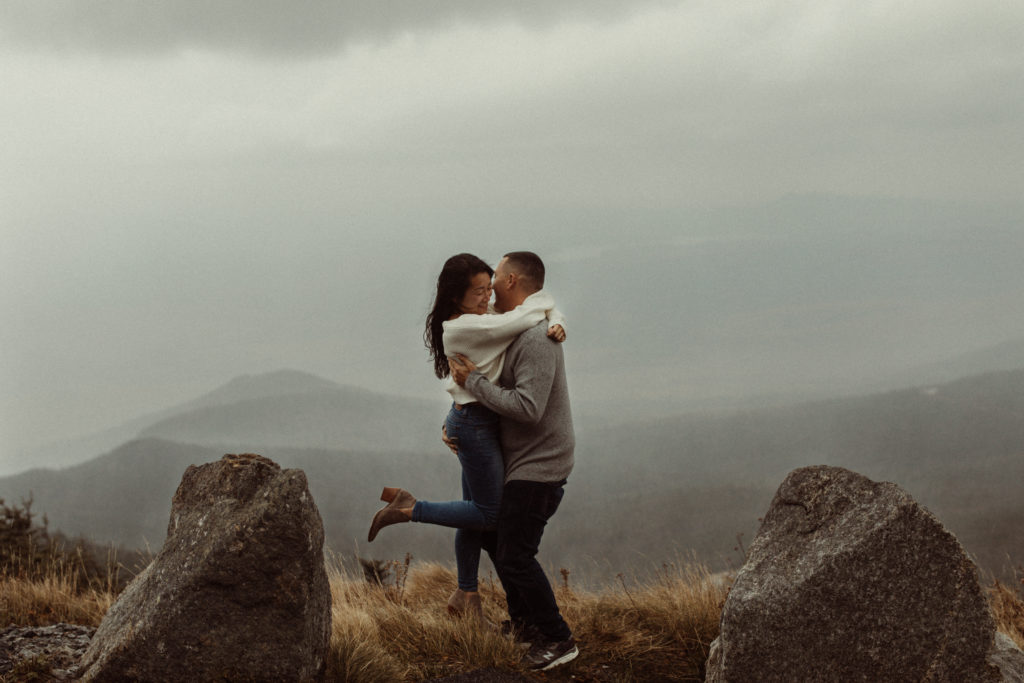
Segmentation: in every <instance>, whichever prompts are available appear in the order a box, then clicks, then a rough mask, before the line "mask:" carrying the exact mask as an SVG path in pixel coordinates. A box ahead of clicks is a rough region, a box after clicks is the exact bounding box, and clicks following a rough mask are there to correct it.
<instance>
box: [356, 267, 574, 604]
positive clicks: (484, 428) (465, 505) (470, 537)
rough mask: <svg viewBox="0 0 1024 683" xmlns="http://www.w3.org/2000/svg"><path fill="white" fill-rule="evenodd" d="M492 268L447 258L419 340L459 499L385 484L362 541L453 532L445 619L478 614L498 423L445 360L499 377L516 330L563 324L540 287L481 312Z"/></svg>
mask: <svg viewBox="0 0 1024 683" xmlns="http://www.w3.org/2000/svg"><path fill="white" fill-rule="evenodd" d="M493 274H494V271H493V270H492V269H491V267H490V266H488V265H487V264H486V263H484V262H483V261H482V260H480V259H479V258H477V257H476V256H473V255H472V254H457V255H455V256H452V257H451V258H450V259H448V260H447V261H446V262H445V264H444V268H442V269H441V274H440V275H439V276H438V278H437V293H436V296H435V297H434V305H433V308H432V309H431V311H430V314H429V315H427V324H426V331H425V332H424V335H423V339H424V342H425V343H426V345H427V348H428V349H429V350H430V355H431V359H432V360H433V363H434V374H435V375H437V377H438V379H441V380H444V383H445V390H446V391H448V393H449V394H451V396H452V400H453V403H452V408H451V410H450V411H449V413H448V417H447V419H446V420H445V431H446V433H447V435H448V438H449V439H450V440H452V441H453V442H455V443H457V444H458V457H459V463H460V464H461V465H462V498H463V499H462V500H454V501H448V502H444V503H430V502H427V501H422V500H421V501H417V500H416V498H414V497H413V496H412V494H410V493H409V492H408V491H405V490H402V489H399V488H394V487H387V488H385V489H384V491H383V492H382V493H381V496H380V498H381V500H383V501H385V502H387V503H388V505H387V506H385V507H384V508H382V509H381V510H379V511H378V512H377V514H376V515H374V518H373V522H372V524H371V525H370V533H369V537H368V538H369V540H370V541H373V539H374V538H375V537H376V536H377V532H379V531H380V530H381V529H382V528H384V527H385V526H389V525H391V524H397V523H400V522H409V521H414V522H425V523H428V524H439V525H442V526H448V527H454V528H455V529H456V531H455V562H456V568H457V570H458V580H459V586H458V589H457V590H456V591H455V592H454V593H453V594H452V596H451V598H449V600H448V611H449V612H451V613H453V614H462V613H470V614H473V615H475V616H478V617H482V616H483V613H482V608H481V604H480V594H479V592H478V585H477V571H478V568H479V564H480V544H481V536H482V532H484V531H487V530H491V529H494V527H495V525H496V523H497V521H498V509H499V508H500V506H501V491H502V487H503V485H504V479H505V468H504V463H503V462H502V458H501V443H500V441H499V433H498V428H499V418H498V415H497V414H496V413H494V412H493V411H491V410H490V409H488V408H487V407H486V406H484V405H483V404H481V403H479V402H477V400H476V398H474V397H473V395H472V394H470V393H469V392H467V391H466V390H465V389H463V388H462V387H460V386H458V385H457V384H456V383H455V381H454V380H453V379H452V378H451V374H450V371H449V367H448V357H449V356H454V355H455V354H456V353H461V354H463V355H465V356H466V357H468V358H469V359H470V360H472V361H473V362H474V363H475V364H476V365H477V369H478V370H479V371H480V372H482V373H483V374H484V375H485V376H486V377H487V378H488V379H489V380H491V381H495V380H497V378H498V375H499V374H500V373H501V368H502V364H503V362H504V359H505V349H506V348H508V346H509V344H511V343H512V342H513V341H514V340H515V338H516V337H517V336H519V334H520V333H522V332H525V331H526V330H528V329H530V328H531V327H533V326H534V325H537V324H538V323H540V322H541V321H542V320H544V318H545V317H546V318H548V319H549V322H550V323H551V325H550V327H549V330H548V336H550V337H552V338H553V339H556V340H558V341H563V340H564V339H565V332H564V328H563V324H564V320H563V319H562V317H561V315H560V314H559V313H558V311H556V310H555V309H554V300H553V299H552V298H551V295H549V294H548V293H547V292H545V291H543V290H541V291H539V292H536V293H534V294H532V295H530V296H529V297H528V298H527V299H526V301H524V302H523V304H522V305H520V306H518V307H516V308H515V309H514V310H512V311H508V312H506V313H500V314H499V313H495V312H493V310H491V311H490V312H489V308H488V304H489V302H490V299H491V291H492V290H491V276H492V275H493Z"/></svg>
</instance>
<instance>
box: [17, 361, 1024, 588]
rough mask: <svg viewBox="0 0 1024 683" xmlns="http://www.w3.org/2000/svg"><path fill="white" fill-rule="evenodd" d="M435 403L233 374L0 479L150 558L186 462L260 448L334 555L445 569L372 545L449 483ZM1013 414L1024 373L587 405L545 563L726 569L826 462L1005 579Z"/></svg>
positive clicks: (81, 528)
mask: <svg viewBox="0 0 1024 683" xmlns="http://www.w3.org/2000/svg"><path fill="white" fill-rule="evenodd" d="M995 356H999V353H997V354H995ZM975 359H976V358H975ZM967 360H971V359H967ZM965 362H966V361H965ZM946 371H947V372H951V371H953V369H952V367H947V368H946ZM443 414H444V406H443V405H438V404H436V403H432V402H429V401H417V400H411V399H403V398H400V397H392V396H385V395H381V394H375V393H373V392H368V391H365V390H359V389H353V388H351V387H344V386H341V385H337V384H334V383H332V382H329V381H327V380H324V379H322V378H318V377H315V376H312V375H309V374H306V373H299V372H295V371H279V372H274V373H269V374H266V375H260V376H248V377H240V378H238V379H236V380H233V381H232V382H229V383H228V384H226V385H225V386H223V387H221V388H219V389H217V390H215V391H213V392H210V393H208V394H206V395H204V396H201V397H199V398H197V399H196V400H195V401H192V402H188V403H186V404H184V405H182V406H179V407H178V408H177V409H174V410H170V411H165V412H164V413H159V414H154V415H153V416H151V417H150V418H149V420H148V422H146V423H142V422H139V421H136V422H133V423H132V425H131V426H132V427H133V428H136V429H137V433H136V434H135V435H134V438H132V439H131V440H128V441H126V442H125V443H122V444H119V445H118V446H117V447H116V448H113V449H112V450H110V451H109V452H107V453H103V454H99V455H96V454H93V455H88V454H86V452H85V451H79V452H78V453H79V457H78V458H77V463H76V464H73V465H71V466H69V467H65V468H64V469H59V470H50V469H33V470H29V471H26V472H22V473H20V474H17V475H13V476H8V477H4V478H0V497H4V498H5V499H9V500H18V499H19V498H24V497H27V496H29V495H31V496H33V498H34V507H33V509H34V510H35V511H36V512H37V513H45V514H46V516H47V518H48V520H49V523H50V525H51V528H54V529H59V530H61V531H64V532H65V533H68V534H72V535H74V534H82V535H86V536H88V537H90V538H92V539H94V540H97V541H102V542H108V541H110V542H115V543H118V544H122V545H125V546H129V547H141V546H149V547H151V548H153V549H156V548H158V547H159V544H160V543H161V542H162V539H163V537H164V533H165V529H166V524H167V515H168V511H169V509H170V498H171V495H172V494H173V492H174V490H175V488H176V486H177V484H178V482H179V480H180V477H181V474H182V473H183V471H184V469H185V468H186V467H187V466H188V465H190V464H199V463H202V462H208V461H211V460H214V459H217V458H219V457H220V456H221V455H223V453H225V452H239V451H252V452H258V453H261V454H263V455H266V456H268V457H270V458H272V459H274V460H276V461H277V462H278V463H280V464H281V465H282V466H284V467H299V468H301V469H303V470H304V471H305V472H306V473H307V476H308V477H309V480H310V488H311V491H312V492H313V495H314V497H315V498H316V501H317V504H318V506H319V508H320V511H321V515H322V516H323V518H324V523H325V528H326V532H327V539H328V543H329V545H330V547H331V548H332V549H333V550H335V551H337V552H340V553H342V554H350V553H358V554H361V555H363V556H373V557H378V558H386V559H392V558H401V557H404V555H405V553H406V552H411V553H412V554H413V555H414V556H415V557H417V558H420V559H433V560H439V561H444V562H448V561H450V559H451V553H452V550H451V538H452V535H451V532H450V531H449V530H445V529H440V528H433V527H430V526H429V525H416V524H409V525H401V526H399V527H395V528H393V529H391V528H389V529H388V530H387V532H386V533H382V534H381V536H380V537H379V538H378V540H377V541H375V542H374V543H373V544H372V545H368V544H366V543H365V540H364V539H365V533H366V528H367V527H368V524H369V519H370V517H371V516H372V514H373V512H374V511H375V510H376V509H377V508H378V507H379V505H380V503H379V502H378V501H377V496H378V494H379V492H380V487H381V486H383V485H398V486H402V487H404V488H408V489H409V490H411V491H413V493H414V494H415V495H417V496H419V497H421V498H424V499H433V500H439V499H444V498H449V497H454V496H456V495H457V494H458V490H459V487H458V477H459V469H458V463H457V461H456V460H455V458H454V457H452V456H451V455H450V454H449V453H448V452H447V450H446V449H445V448H444V447H443V445H442V444H441V443H440V441H439V438H438V436H439V434H438V432H439V428H440V424H441V419H442V417H443ZM1022 416H1024V369H1021V370H1012V371H1001V372H993V373H988V374H983V375H976V376H972V377H967V378H962V379H959V380H955V381H952V382H948V383H944V384H933V385H926V386H918V387H914V388H908V389H904V390H900V391H891V392H886V393H881V394H871V395H864V396H857V397H849V398H837V399H832V400H827V401H815V402H809V403H803V404H798V405H789V406H776V407H770V408H759V409H749V410H733V411H729V412H722V413H719V414H689V415H676V416H672V417H667V418H657V419H647V420H633V421H620V422H619V423H616V424H611V423H607V422H605V423H603V424H602V423H601V421H598V420H593V419H588V418H587V417H586V416H583V417H582V418H581V419H580V420H579V423H578V425H577V432H578V442H579V443H578V450H577V468H576V471H575V472H574V474H573V477H572V478H571V480H570V484H569V486H568V488H567V493H566V498H565V502H564V505H563V508H562V510H561V511H560V512H559V513H558V515H557V517H556V520H555V522H553V523H552V525H551V526H550V528H549V531H548V535H547V536H546V542H545V548H544V553H543V555H544V560H545V562H547V563H551V564H553V565H559V566H562V565H564V566H568V567H570V568H572V570H573V571H574V572H578V573H580V574H583V575H585V576H588V577H590V578H593V579H595V580H601V579H606V578H608V577H609V576H614V574H615V573H616V572H617V571H624V570H627V569H628V570H630V571H636V572H643V571H647V570H649V569H651V568H652V567H656V566H659V565H660V563H661V562H664V561H674V560H675V559H678V558H680V557H687V556H690V554H691V553H696V555H697V556H698V557H699V558H700V559H702V560H704V561H706V562H708V563H709V564H711V565H712V566H713V567H715V568H724V567H727V566H729V565H730V563H731V564H736V565H738V564H739V563H740V562H741V560H740V559H739V555H738V553H737V552H734V551H733V547H734V546H736V545H737V543H736V535H737V534H740V533H742V534H743V535H744V538H745V539H746V540H747V541H749V540H750V539H751V538H752V537H753V535H754V533H755V532H756V529H757V518H758V517H759V516H760V515H761V514H763V512H764V511H765V510H766V509H767V506H768V503H769V502H770V499H771V496H772V494H773V493H774V490H775V488H776V487H777V485H778V483H779V482H781V480H782V478H783V477H784V475H785V473H786V472H788V471H789V470H791V469H793V468H795V467H800V466H804V465H811V464H833V465H840V466H844V467H848V468H851V469H854V470H856V471H858V472H861V473H863V474H865V475H867V476H869V477H872V478H875V479H885V480H890V481H895V482H896V483H898V484H900V485H901V486H903V487H904V488H906V489H907V490H908V491H910V493H911V494H912V495H914V496H915V497H917V498H918V500H920V501H921V502H922V503H924V504H925V505H926V506H928V507H929V508H930V509H932V510H933V511H934V512H935V513H936V514H937V515H938V516H939V518H940V519H941V520H942V521H943V522H945V523H946V524H947V525H948V526H949V527H950V528H951V529H952V530H953V531H954V532H955V533H957V534H958V536H959V537H960V538H961V540H962V541H963V542H964V544H965V546H966V547H967V548H968V550H969V551H970V552H972V553H974V554H975V556H976V557H977V558H978V560H979V562H980V563H981V565H982V566H983V567H984V568H985V569H986V570H988V571H991V572H1004V571H1006V570H1007V569H1008V568H1009V567H1010V566H1012V563H1013V562H1018V563H1019V561H1020V558H1022V557H1024V531H1022V529H1024V525H1022V524H1021V520H1022V519H1024V497H1022V496H1021V495H1020V482H1021V481H1024V419H1022ZM127 429H128V426H125V427H122V428H119V430H111V431H110V432H107V433H105V435H102V436H104V438H110V437H113V436H114V435H117V434H122V433H124V431H126V430H127ZM96 438H99V437H96ZM93 443H95V440H89V441H83V442H82V443H80V444H78V446H79V447H80V448H88V447H90V444H93ZM72 445H73V444H66V445H65V446H66V447H67V448H71V446H72ZM69 452H70V451H64V452H63V454H62V456H61V457H65V458H67V457H68V453H69Z"/></svg>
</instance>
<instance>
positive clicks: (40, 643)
mask: <svg viewBox="0 0 1024 683" xmlns="http://www.w3.org/2000/svg"><path fill="white" fill-rule="evenodd" d="M95 632H96V629H94V628H91V627H89V626H77V625H75V624H54V625H53V626H9V627H8V628H5V629H4V630H3V631H0V677H3V679H4V680H17V679H16V678H12V677H11V676H12V675H17V674H18V673H22V674H27V673H28V672H29V671H31V672H32V673H34V674H35V675H36V676H39V678H34V679H33V680H47V679H46V678H44V676H46V675H47V674H48V675H49V678H50V680H57V681H67V680H73V679H75V678H76V677H77V675H78V662H79V660H80V659H81V658H82V655H83V654H85V650H86V648H87V647H89V640H90V639H91V638H92V634H93V633H95Z"/></svg>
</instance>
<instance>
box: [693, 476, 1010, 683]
mask: <svg viewBox="0 0 1024 683" xmlns="http://www.w3.org/2000/svg"><path fill="white" fill-rule="evenodd" d="M994 635H995V628H994V623H993V620H992V617H991V615H990V613H989V609H988V604H987V602H986V600H985V596H984V594H983V592H982V590H981V587H980V586H979V584H978V579H977V569H976V567H975V565H974V563H973V562H971V560H970V559H969V558H968V557H967V555H966V553H965V552H964V550H963V548H962V547H961V546H960V543H959V542H958V541H957V540H956V538H955V537H954V536H953V535H952V534H951V533H950V532H948V531H947V530H946V529H945V528H943V526H942V524H941V523H940V522H939V521H938V520H937V519H936V518H935V517H934V516H933V515H932V514H931V513H929V512H928V511H927V510H925V509H924V508H922V507H921V506H920V505H918V504H917V503H916V502H915V501H914V500H913V499H912V498H911V497H910V495H909V494H907V493H906V492H905V491H903V490H902V489H901V488H899V487H898V486H896V485H895V484H891V483H888V482H881V483H879V482H874V481H871V480H870V479H867V478H866V477H864V476H861V475H859V474H857V473H855V472H850V471H848V470H844V469H841V468H838V467H824V466H820V467H807V468H803V469H798V470H795V471H793V472H791V473H790V474H789V476H787V477H786V479H785V481H783V483H782V485H781V486H780V487H779V490H778V492H777V493H776V494H775V498H774V500H773V501H772V503H771V506H770V507H769V509H768V512H767V514H766V515H765V517H764V522H763V523H762V525H761V528H760V530H759V531H758V533H757V536H756V537H755V539H754V541H753V543H752V544H751V547H750V551H749V554H748V556H747V561H746V563H745V564H744V566H743V568H742V569H741V570H740V571H739V573H738V574H737V576H736V581H735V583H734V584H733V586H732V588H731V590H730V592H729V596H728V598H727V599H726V602H725V606H724V608H723V610H722V618H721V634H720V636H719V638H718V639H717V640H716V641H715V642H714V643H713V644H712V648H711V652H710V656H709V658H708V665H707V678H706V680H707V681H714V682H716V683H718V682H722V683H726V682H727V683H737V682H740V681H883V680H884V681H989V680H993V681H998V680H1002V679H1003V677H1002V675H1001V674H1000V669H1001V668H1002V669H1003V670H1005V668H1004V667H1002V666H1000V667H998V668H997V667H996V666H994V665H993V662H992V661H990V660H989V657H990V655H992V654H993V653H994V652H995V643H994ZM1000 645H1001V646H1002V647H1003V650H1004V651H1005V642H1002V641H1001V643H1000ZM1011 645H1012V643H1011ZM1004 654H1005V656H1006V657H1009V658H1010V659H1011V660H1013V661H1016V660H1015V658H1016V657H1018V656H1021V657H1024V655H1021V654H1020V651H1019V650H1016V652H1015V653H1014V652H1012V651H1011V652H1004ZM1000 664H1002V663H1000Z"/></svg>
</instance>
